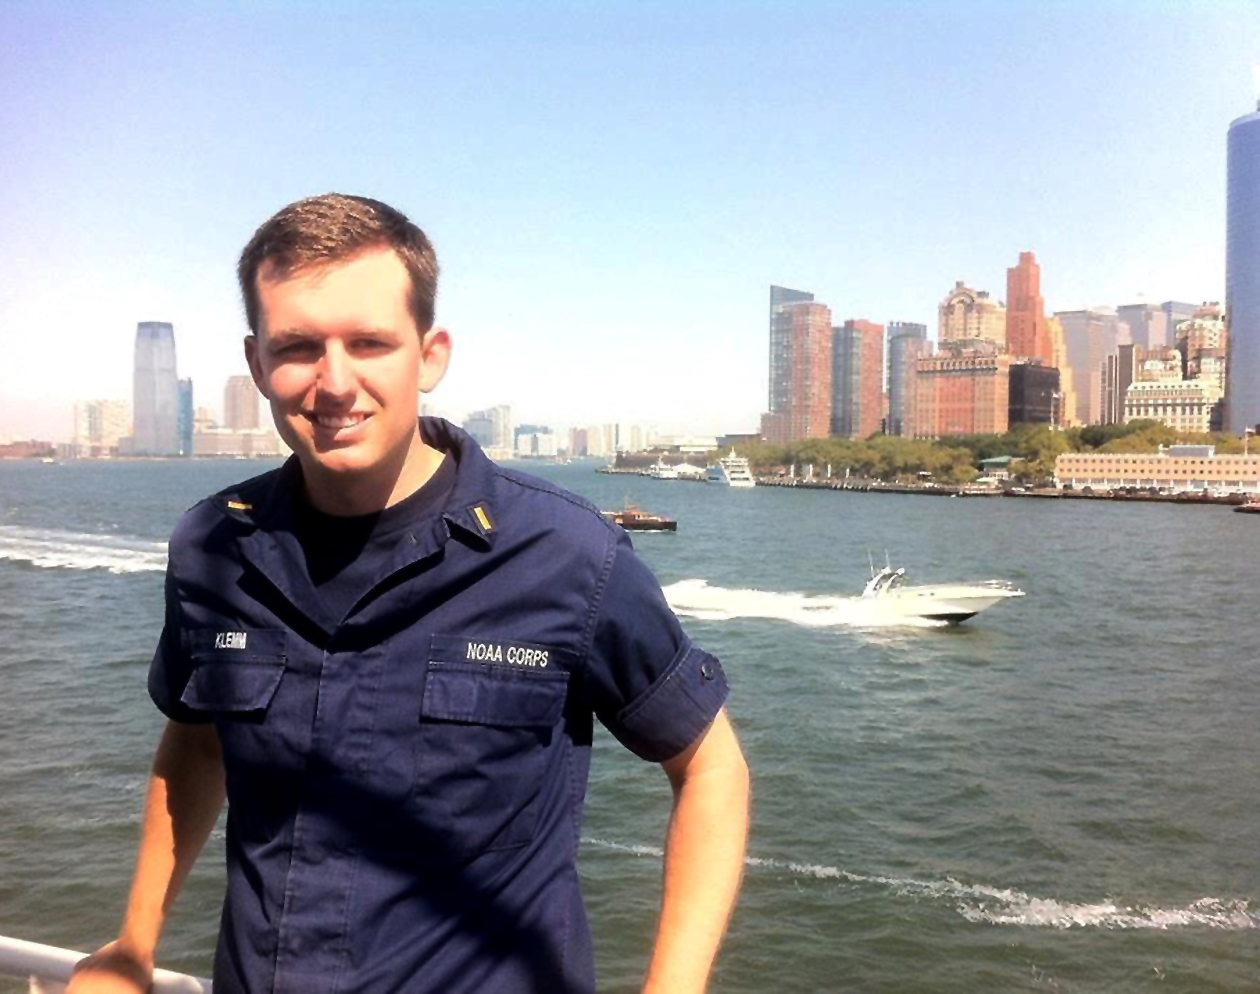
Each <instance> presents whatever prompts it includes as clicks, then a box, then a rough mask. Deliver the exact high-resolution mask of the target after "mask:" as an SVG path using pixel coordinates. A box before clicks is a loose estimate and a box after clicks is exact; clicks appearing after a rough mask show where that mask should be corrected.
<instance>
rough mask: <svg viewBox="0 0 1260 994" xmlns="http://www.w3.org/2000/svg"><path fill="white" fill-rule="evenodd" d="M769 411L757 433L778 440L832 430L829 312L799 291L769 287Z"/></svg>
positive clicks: (815, 435) (789, 440) (771, 439)
mask: <svg viewBox="0 0 1260 994" xmlns="http://www.w3.org/2000/svg"><path fill="white" fill-rule="evenodd" d="M769 393H770V398H769V399H770V410H769V412H768V413H766V414H763V415H762V418H761V434H762V437H763V438H764V439H765V440H766V441H768V442H774V443H778V444H782V443H785V442H795V441H799V440H801V439H803V438H826V437H827V435H828V434H829V433H830V431H831V310H830V308H828V307H827V306H826V305H825V304H818V303H814V302H813V294H809V293H805V292H804V291H802V290H787V289H785V288H783V287H775V286H772V287H771V288H770V390H769Z"/></svg>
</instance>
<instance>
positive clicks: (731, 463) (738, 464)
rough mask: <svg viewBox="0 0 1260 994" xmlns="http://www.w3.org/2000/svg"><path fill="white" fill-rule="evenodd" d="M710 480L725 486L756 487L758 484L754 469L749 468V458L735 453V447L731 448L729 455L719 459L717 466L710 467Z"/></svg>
mask: <svg viewBox="0 0 1260 994" xmlns="http://www.w3.org/2000/svg"><path fill="white" fill-rule="evenodd" d="M709 482H710V483H717V484H719V485H721V486H724V487H755V486H756V485H757V481H756V480H754V479H753V475H752V471H751V470H750V469H749V468H748V460H747V459H744V458H743V457H741V456H737V455H735V450H734V449H731V454H730V455H729V456H726V457H725V458H723V459H719V460H718V463H717V465H716V466H710V467H709Z"/></svg>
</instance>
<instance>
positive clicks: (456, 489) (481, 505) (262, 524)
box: [215, 417, 499, 549]
mask: <svg viewBox="0 0 1260 994" xmlns="http://www.w3.org/2000/svg"><path fill="white" fill-rule="evenodd" d="M420 437H421V438H422V439H423V440H424V442H425V444H426V445H430V446H432V447H433V448H435V449H438V450H439V451H442V452H445V453H447V454H448V455H449V456H450V458H451V459H452V460H453V461H454V463H455V485H454V486H453V487H452V488H451V491H450V493H449V495H448V496H447V499H446V504H445V506H444V507H443V509H442V518H443V519H444V520H446V521H447V522H448V523H449V524H450V525H451V526H452V527H453V528H455V529H456V530H457V531H459V532H460V533H461V534H462V535H464V536H467V537H469V538H471V539H472V540H473V542H474V543H476V544H479V545H481V546H482V547H484V548H486V549H489V548H493V546H494V543H495V539H496V538H497V537H498V532H499V516H498V508H497V507H496V506H495V503H494V500H493V498H492V495H493V493H494V479H495V475H496V473H497V467H496V466H495V464H494V463H493V462H491V461H490V458H489V457H488V456H487V455H486V454H485V453H484V452H483V451H482V450H481V446H480V445H478V444H477V443H476V442H475V441H474V440H473V439H472V437H471V436H470V435H469V434H468V433H467V432H465V431H463V430H462V429H460V428H457V427H455V426H454V425H453V424H451V423H450V422H449V421H446V420H445V419H443V418H431V417H426V418H421V419H420ZM301 494H302V465H301V463H300V462H298V458H297V456H290V457H289V458H288V459H286V460H285V462H284V465H283V466H281V467H280V469H278V470H276V471H275V472H274V473H268V474H266V475H264V476H262V477H259V478H258V479H257V480H253V481H250V484H249V485H246V486H242V487H240V488H237V489H234V490H230V491H224V492H223V493H221V494H218V495H217V496H216V498H215V500H216V502H217V503H218V504H219V507H220V509H221V510H222V511H223V513H224V514H226V515H227V516H228V517H229V518H232V519H234V520H237V521H240V522H241V523H243V524H250V525H253V526H255V527H256V528H260V529H262V530H263V531H267V532H278V531H287V532H292V531H293V529H294V521H293V513H294V504H295V501H298V500H301V499H302V497H301Z"/></svg>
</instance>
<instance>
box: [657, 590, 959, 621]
mask: <svg viewBox="0 0 1260 994" xmlns="http://www.w3.org/2000/svg"><path fill="white" fill-rule="evenodd" d="M664 592H665V597H666V599H667V600H668V601H669V606H670V608H671V609H672V610H673V612H674V613H675V614H677V615H681V616H684V617H689V618H698V619H700V620H702V621H733V620H735V619H736V618H771V619H774V620H776V621H788V622H791V623H792V624H795V625H804V626H806V627H808V628H844V627H852V628H885V627H889V626H897V627H899V628H905V627H908V626H912V627H916V628H939V627H941V626H942V625H944V624H946V622H944V621H936V620H932V619H930V618H913V617H907V616H906V615H905V614H904V613H900V612H897V611H895V610H893V609H892V608H890V607H889V606H888V605H887V604H885V603H881V602H880V601H879V599H878V598H870V597H832V596H827V595H823V594H802V593H792V592H789V593H775V592H774V591H769V590H740V589H731V588H727V587H711V586H709V584H708V583H707V582H706V581H705V580H679V581H678V582H677V583H671V584H670V585H669V586H668V587H666V588H665V590H664Z"/></svg>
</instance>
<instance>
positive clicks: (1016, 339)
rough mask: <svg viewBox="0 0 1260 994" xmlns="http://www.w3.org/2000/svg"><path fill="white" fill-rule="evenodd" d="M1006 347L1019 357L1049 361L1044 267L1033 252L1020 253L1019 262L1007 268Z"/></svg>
mask: <svg viewBox="0 0 1260 994" xmlns="http://www.w3.org/2000/svg"><path fill="white" fill-rule="evenodd" d="M1006 351H1007V352H1008V353H1010V354H1011V355H1013V356H1015V357H1017V358H1020V359H1040V360H1041V361H1042V362H1043V363H1045V364H1046V365H1047V366H1048V365H1050V355H1051V347H1050V334H1049V331H1048V330H1047V328H1046V302H1045V301H1044V300H1043V299H1042V297H1041V267H1040V266H1038V265H1037V257H1036V256H1035V255H1033V253H1032V252H1021V253H1019V265H1017V266H1014V267H1012V268H1010V269H1008V270H1007V271H1006Z"/></svg>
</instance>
